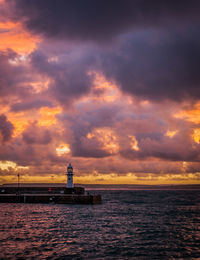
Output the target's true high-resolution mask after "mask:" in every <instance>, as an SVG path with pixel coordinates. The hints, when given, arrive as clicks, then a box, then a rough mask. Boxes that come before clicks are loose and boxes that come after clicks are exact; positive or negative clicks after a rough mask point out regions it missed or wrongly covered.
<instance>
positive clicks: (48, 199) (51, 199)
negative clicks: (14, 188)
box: [0, 194, 101, 204]
mask: <svg viewBox="0 0 200 260" xmlns="http://www.w3.org/2000/svg"><path fill="white" fill-rule="evenodd" d="M0 203H56V204H100V203H101V196H100V195H90V194H89V195H79V194H0Z"/></svg>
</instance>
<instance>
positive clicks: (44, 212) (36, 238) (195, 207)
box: [0, 190, 200, 259]
mask: <svg viewBox="0 0 200 260" xmlns="http://www.w3.org/2000/svg"><path fill="white" fill-rule="evenodd" d="M98 193H100V194H102V196H103V203H102V204H101V205H52V204H48V205H47V204H46V205H45V204H0V259H174V258H179V259H183V258H185V259H200V191H198V190H196V191H195V190H193V191H192V190H190V191H181V190H180V191H173V190H170V191H148V190H146V191H141V190H140V191H98Z"/></svg>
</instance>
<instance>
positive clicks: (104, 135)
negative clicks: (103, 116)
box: [87, 128, 119, 154]
mask: <svg viewBox="0 0 200 260" xmlns="http://www.w3.org/2000/svg"><path fill="white" fill-rule="evenodd" d="M87 138H88V139H92V138H96V139H97V140H98V141H99V142H100V143H101V145H102V149H104V150H106V151H108V152H109V153H110V154H114V153H117V152H118V151H119V144H118V141H117V136H116V134H115V132H114V130H112V129H110V128H95V129H94V130H93V131H92V132H91V133H88V135H87Z"/></svg>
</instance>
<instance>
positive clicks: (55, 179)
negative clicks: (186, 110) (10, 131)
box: [0, 168, 200, 185]
mask: <svg viewBox="0 0 200 260" xmlns="http://www.w3.org/2000/svg"><path fill="white" fill-rule="evenodd" d="M19 169H21V168H19ZM20 180H21V182H24V183H28V182H29V183H66V181H67V180H66V175H65V173H64V172H63V174H62V175H57V174H43V175H39V174H34V175H33V174H32V175H31V174H26V173H21V174H20ZM9 182H17V175H16V172H15V174H9V175H8V176H0V184H3V183H9ZM74 183H75V184H76V183H79V184H138V185H161V184H200V172H197V173H184V174H183V173H180V174H164V175H158V174H153V173H146V174H142V175H141V176H140V174H136V173H132V172H128V173H126V174H124V175H118V174H117V173H107V174H101V173H99V172H98V171H95V172H91V173H90V174H87V175H82V176H81V175H79V176H77V175H76V174H75V175H74Z"/></svg>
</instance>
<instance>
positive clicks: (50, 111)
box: [38, 107, 62, 126]
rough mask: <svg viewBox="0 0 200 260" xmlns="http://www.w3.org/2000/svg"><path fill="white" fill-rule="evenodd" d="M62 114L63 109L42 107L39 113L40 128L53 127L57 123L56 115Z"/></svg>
mask: <svg viewBox="0 0 200 260" xmlns="http://www.w3.org/2000/svg"><path fill="white" fill-rule="evenodd" d="M60 113H62V108H61V107H53V108H49V107H42V108H41V109H40V111H39V114H40V118H39V121H38V125H39V126H52V125H55V124H56V123H57V119H56V115H58V114H60Z"/></svg>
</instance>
